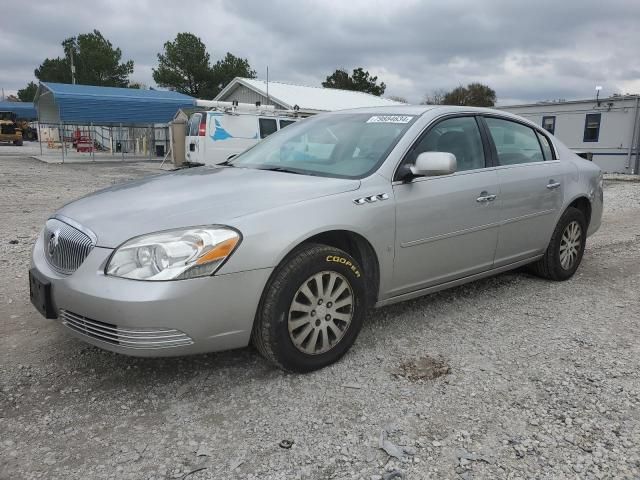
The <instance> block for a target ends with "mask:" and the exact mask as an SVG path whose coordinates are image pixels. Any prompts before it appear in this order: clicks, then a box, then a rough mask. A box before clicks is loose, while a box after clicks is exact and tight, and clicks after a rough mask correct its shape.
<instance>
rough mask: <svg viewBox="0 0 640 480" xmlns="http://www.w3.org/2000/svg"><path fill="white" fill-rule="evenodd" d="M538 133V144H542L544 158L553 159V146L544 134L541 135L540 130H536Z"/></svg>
mask: <svg viewBox="0 0 640 480" xmlns="http://www.w3.org/2000/svg"><path fill="white" fill-rule="evenodd" d="M536 134H537V135H538V139H539V140H540V145H542V153H544V159H545V160H554V156H553V148H552V147H551V142H550V141H549V139H548V138H547V136H546V135H542V134H541V133H540V132H536Z"/></svg>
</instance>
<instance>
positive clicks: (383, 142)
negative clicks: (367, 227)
mask: <svg viewBox="0 0 640 480" xmlns="http://www.w3.org/2000/svg"><path fill="white" fill-rule="evenodd" d="M415 118H416V117H415V116H413V115H384V114H371V113H368V114H365V113H356V114H332V115H319V116H317V117H313V118H309V119H305V120H303V121H300V122H296V123H295V124H293V125H290V126H289V127H287V128H286V129H284V130H280V131H279V132H278V133H275V134H274V135H271V136H269V137H268V138H266V139H265V140H263V141H261V142H260V143H258V144H256V145H255V146H254V147H253V148H251V149H250V150H247V151H246V152H244V153H242V154H241V155H239V156H237V157H236V158H234V159H233V160H231V162H230V163H231V164H232V165H233V166H234V167H245V168H258V169H263V170H277V171H283V172H285V171H286V172H292V173H301V174H306V175H320V176H327V177H341V178H362V177H364V176H366V175H368V174H370V173H372V172H373V171H375V170H376V169H377V168H378V167H379V166H380V164H382V162H383V161H384V159H385V158H386V157H387V155H388V154H389V152H390V151H391V149H392V148H393V147H394V146H395V145H396V143H397V142H398V140H399V139H400V138H401V137H402V135H403V134H404V132H405V131H406V130H407V128H408V127H409V125H411V123H412V122H413V121H414V120H415Z"/></svg>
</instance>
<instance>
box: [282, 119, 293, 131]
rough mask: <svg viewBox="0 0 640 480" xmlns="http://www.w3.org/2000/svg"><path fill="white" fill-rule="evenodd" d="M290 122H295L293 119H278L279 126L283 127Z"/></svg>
mask: <svg viewBox="0 0 640 480" xmlns="http://www.w3.org/2000/svg"><path fill="white" fill-rule="evenodd" d="M292 123H296V122H295V120H280V128H281V129H282V128H284V127H286V126H287V125H291V124H292Z"/></svg>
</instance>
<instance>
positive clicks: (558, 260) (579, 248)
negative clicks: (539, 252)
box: [532, 207, 587, 280]
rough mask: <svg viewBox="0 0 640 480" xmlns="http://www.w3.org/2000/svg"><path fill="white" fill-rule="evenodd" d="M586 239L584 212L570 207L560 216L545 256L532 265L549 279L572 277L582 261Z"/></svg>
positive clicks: (537, 272) (536, 271) (535, 270)
mask: <svg viewBox="0 0 640 480" xmlns="http://www.w3.org/2000/svg"><path fill="white" fill-rule="evenodd" d="M586 240H587V221H586V219H585V216H584V213H582V211H580V210H578V209H577V208H574V207H569V208H568V209H567V210H566V211H565V212H564V214H563V215H562V217H560V220H559V221H558V224H557V225H556V228H555V230H554V231H553V235H552V236H551V241H550V242H549V246H548V247H547V250H546V252H545V254H544V257H542V258H541V259H540V260H538V261H537V262H536V263H534V264H533V265H532V268H533V271H534V272H535V273H536V274H537V275H539V276H541V277H543V278H547V279H549V280H567V279H569V278H571V277H572V276H573V274H574V273H575V272H576V270H577V269H578V266H579V265H580V262H581V261H582V255H583V254H584V247H585V245H586Z"/></svg>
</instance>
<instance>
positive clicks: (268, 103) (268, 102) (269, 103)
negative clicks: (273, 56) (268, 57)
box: [267, 65, 271, 105]
mask: <svg viewBox="0 0 640 480" xmlns="http://www.w3.org/2000/svg"><path fill="white" fill-rule="evenodd" d="M267 105H271V102H270V101H269V65H267Z"/></svg>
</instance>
